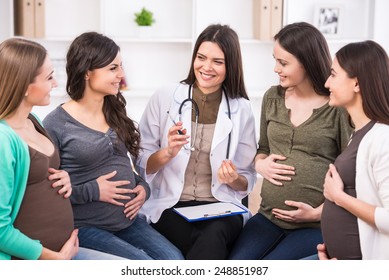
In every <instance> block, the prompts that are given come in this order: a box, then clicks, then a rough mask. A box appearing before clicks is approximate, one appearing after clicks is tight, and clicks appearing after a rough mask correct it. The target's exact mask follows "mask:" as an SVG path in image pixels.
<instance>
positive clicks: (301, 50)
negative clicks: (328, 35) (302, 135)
mask: <svg viewBox="0 0 389 280" xmlns="http://www.w3.org/2000/svg"><path fill="white" fill-rule="evenodd" d="M274 40H276V41H278V43H279V44H280V45H281V46H282V48H284V49H285V50H286V51H287V52H289V53H291V54H292V55H294V56H295V57H296V58H297V59H298V61H299V62H300V63H301V64H302V65H303V67H304V69H305V72H306V73H307V75H308V77H309V80H310V81H311V83H312V86H313V89H314V90H315V92H316V93H317V94H319V95H327V96H328V95H330V92H329V90H328V89H327V88H326V87H325V86H324V84H325V82H326V80H327V78H328V76H329V75H330V73H331V63H332V59H331V53H330V51H329V49H328V45H327V41H326V39H325V38H324V36H323V34H322V33H321V32H320V31H319V30H318V29H317V28H316V27H314V26H313V25H311V24H309V23H306V22H296V23H292V24H288V25H286V26H285V27H283V28H282V29H281V30H280V31H279V32H278V33H277V34H276V35H275V36H274Z"/></svg>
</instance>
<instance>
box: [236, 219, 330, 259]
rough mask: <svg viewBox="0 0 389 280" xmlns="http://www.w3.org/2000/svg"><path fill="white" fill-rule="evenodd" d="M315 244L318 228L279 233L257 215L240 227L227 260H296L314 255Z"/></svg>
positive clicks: (316, 242) (319, 233)
mask: <svg viewBox="0 0 389 280" xmlns="http://www.w3.org/2000/svg"><path fill="white" fill-rule="evenodd" d="M319 243H323V238H322V235H321V230H320V228H301V229H293V230H287V229H282V228H280V227H278V226H277V225H275V224H274V223H272V222H271V221H270V220H269V219H267V218H266V217H264V216H263V215H262V214H259V213H258V214H256V215H255V216H253V217H252V218H251V219H250V220H248V221H247V223H246V225H245V226H244V227H243V230H242V232H241V234H240V235H239V237H238V239H237V240H236V242H235V245H234V248H233V249H232V251H231V254H230V259H235V260H258V259H264V260H299V259H302V258H305V257H307V256H311V255H314V254H317V249H316V246H317V244H319Z"/></svg>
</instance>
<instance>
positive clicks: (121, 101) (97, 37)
mask: <svg viewBox="0 0 389 280" xmlns="http://www.w3.org/2000/svg"><path fill="white" fill-rule="evenodd" d="M119 51H120V48H119V46H118V45H117V44H116V43H115V42H114V41H113V40H112V39H110V38H108V37H106V36H104V35H102V34H99V33H97V32H85V33H83V34H81V35H80V36H78V37H77V38H76V39H74V41H73V42H72V44H71V45H70V47H69V50H68V53H67V56H66V73H67V77H68V78H67V82H66V91H67V93H68V94H69V96H70V98H71V99H73V100H75V101H77V100H80V99H81V98H82V97H83V96H84V90H85V87H86V82H85V75H86V74H87V72H88V71H93V70H95V69H99V68H103V67H105V66H107V65H108V64H110V63H111V62H112V61H113V60H114V59H115V57H116V56H117V54H118V52H119ZM126 104H127V102H126V99H125V98H124V96H123V95H122V93H121V92H120V91H118V93H117V95H115V96H113V95H107V96H105V97H104V105H103V113H104V116H105V120H106V121H107V123H108V125H109V126H110V127H111V128H112V129H113V130H114V131H115V132H116V134H117V135H118V137H119V139H120V140H121V141H123V143H124V144H125V145H126V148H127V149H128V151H129V152H130V153H131V155H132V156H133V157H134V158H137V157H138V155H139V148H140V133H139V130H138V128H137V126H136V125H135V122H134V121H133V120H132V119H130V118H129V117H128V116H127V111H126Z"/></svg>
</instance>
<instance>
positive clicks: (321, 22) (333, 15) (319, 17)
mask: <svg viewBox="0 0 389 280" xmlns="http://www.w3.org/2000/svg"><path fill="white" fill-rule="evenodd" d="M342 10H343V7H342V6H340V5H337V4H334V5H329V4H323V5H320V4H318V5H316V6H315V20H314V24H315V26H316V27H317V28H318V29H319V30H320V31H321V32H322V33H323V34H324V36H326V37H330V38H332V37H340V36H341V32H342V21H343V12H342Z"/></svg>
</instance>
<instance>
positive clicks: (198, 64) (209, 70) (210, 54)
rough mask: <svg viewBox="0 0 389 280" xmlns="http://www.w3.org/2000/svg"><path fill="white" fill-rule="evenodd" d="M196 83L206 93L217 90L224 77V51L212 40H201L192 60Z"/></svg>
mask: <svg viewBox="0 0 389 280" xmlns="http://www.w3.org/2000/svg"><path fill="white" fill-rule="evenodd" d="M193 69H194V73H195V76H196V85H197V86H198V87H199V89H200V90H201V91H202V92H203V93H205V94H207V93H212V92H215V91H216V90H218V89H219V88H220V87H221V86H222V83H223V82H224V79H225V78H226V64H225V59H224V53H223V51H222V50H221V49H220V47H219V46H218V45H217V44H216V43H213V42H209V41H205V42H203V43H202V44H201V45H200V47H199V49H198V51H197V54H196V58H195V60H194V62H193Z"/></svg>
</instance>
